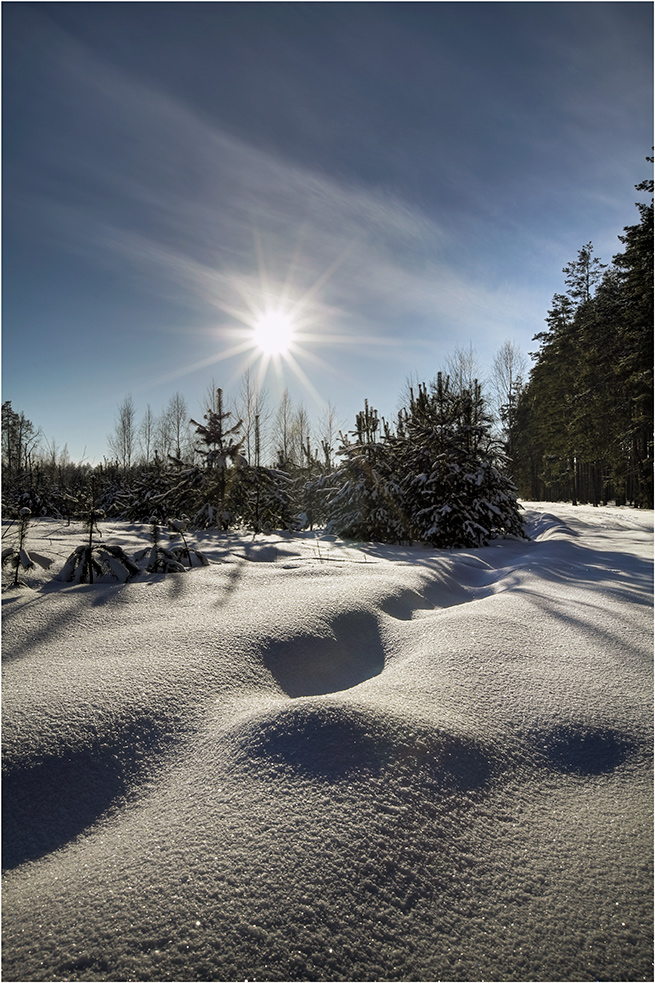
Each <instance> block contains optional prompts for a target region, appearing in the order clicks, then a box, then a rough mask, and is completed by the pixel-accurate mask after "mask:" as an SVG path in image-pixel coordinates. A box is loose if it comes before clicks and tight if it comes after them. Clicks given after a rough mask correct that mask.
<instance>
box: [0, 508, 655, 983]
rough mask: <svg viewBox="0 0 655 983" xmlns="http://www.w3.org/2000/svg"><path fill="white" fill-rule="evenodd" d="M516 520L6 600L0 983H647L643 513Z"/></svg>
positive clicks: (231, 550)
mask: <svg viewBox="0 0 655 983" xmlns="http://www.w3.org/2000/svg"><path fill="white" fill-rule="evenodd" d="M524 504H525V507H526V516H527V523H528V531H529V533H530V535H531V537H532V539H531V541H529V542H519V541H514V540H505V541H498V542H496V543H494V544H493V545H492V546H490V547H488V548H484V549H474V550H456V551H451V552H447V551H439V550H433V549H424V548H421V547H412V548H401V547H378V546H375V545H370V544H353V543H350V544H345V543H343V542H341V541H338V540H335V539H333V538H332V539H330V538H329V537H324V536H320V535H319V536H315V535H310V534H308V533H305V534H302V535H300V536H285V535H275V536H268V537H261V536H260V537H257V538H256V539H255V540H254V541H253V539H252V537H245V536H244V537H239V536H237V535H236V534H232V533H228V534H219V533H216V532H213V533H202V534H200V535H199V537H197V540H196V541H197V542H198V543H199V544H201V545H202V548H203V549H205V550H206V552H207V555H208V556H209V558H210V559H211V561H212V563H211V565H210V566H208V567H201V568H198V569H194V570H191V571H189V572H187V573H185V574H169V575H167V576H166V577H164V576H163V575H161V574H157V575H155V574H146V573H144V574H142V575H141V576H139V577H138V578H137V579H135V580H134V581H131V582H128V583H127V584H124V585H122V584H118V583H116V584H96V585H82V586H74V585H66V584H62V583H56V582H54V581H52V580H51V578H50V575H47V574H45V573H44V572H41V571H40V572H39V574H38V576H36V575H35V577H34V578H33V579H32V581H31V583H32V589H31V590H30V589H21V590H7V591H5V593H4V594H3V612H4V620H3V649H2V655H3V671H4V684H3V738H4V769H5V770H4V797H3V806H4V817H3V820H4V821H3V835H4V856H3V859H4V868H5V874H4V889H3V913H4V918H3V957H4V962H3V965H4V971H3V978H4V979H5V980H168V981H184V980H307V981H308V980H353V981H354V980H472V981H478V980H524V981H527V980H567V981H569V980H615V981H616V980H651V979H652V978H653V969H652V889H651V888H652V879H651V878H652V870H651V867H652V864H651V860H652V852H653V851H652V816H651V805H652V784H651V779H652V770H651V769H652V763H651V750H652V719H653V717H652V709H653V707H652V703H653V688H652V675H651V669H652V650H653V634H652V628H653V623H652V590H653V585H652V545H653V539H652V532H653V513H652V512H640V511H634V510H630V509H618V508H597V509H593V508H591V507H578V508H573V507H571V506H566V505H560V504H544V503H540V504H530V503H524ZM103 532H104V538H105V540H107V541H108V542H117V543H121V544H122V545H124V546H125V544H127V552H128V553H130V555H131V554H133V553H135V552H137V550H138V549H140V548H142V547H143V546H145V545H147V542H148V530H147V527H145V526H134V525H127V524H121V523H111V524H106V525H105V526H104V527H103ZM10 535H11V534H10ZM81 542H83V533H82V530H81V527H80V526H77V527H75V526H72V527H70V528H67V527H66V526H65V525H64V524H62V523H60V522H57V521H54V520H49V521H39V522H35V523H33V524H32V527H31V533H30V536H29V538H28V543H27V546H28V549H29V548H30V547H31V548H33V549H35V550H38V551H39V552H40V553H44V554H49V555H51V556H54V557H55V558H56V560H55V564H54V566H53V570H55V571H56V570H57V569H58V567H60V566H61V565H62V564H63V561H64V558H65V556H66V555H67V554H68V553H69V552H70V551H71V549H72V548H73V547H75V546H77V545H78V544H80V543H81Z"/></svg>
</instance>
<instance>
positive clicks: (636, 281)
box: [512, 158, 653, 508]
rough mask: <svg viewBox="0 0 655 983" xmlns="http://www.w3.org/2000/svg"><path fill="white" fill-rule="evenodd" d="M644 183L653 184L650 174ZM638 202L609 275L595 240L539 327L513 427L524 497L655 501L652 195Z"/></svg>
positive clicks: (645, 186)
mask: <svg viewBox="0 0 655 983" xmlns="http://www.w3.org/2000/svg"><path fill="white" fill-rule="evenodd" d="M649 159H650V158H649ZM638 190H640V191H648V192H651V193H652V190H653V187H652V181H648V182H643V183H642V184H641V185H638ZM637 207H638V209H639V212H640V219H641V221H640V222H639V224H637V225H633V226H629V227H628V228H626V229H625V230H624V234H623V235H622V236H619V239H620V241H621V242H622V243H623V245H624V247H625V248H624V251H623V252H622V253H619V254H618V255H617V256H615V257H614V259H613V262H612V265H611V267H610V268H609V269H606V272H605V273H604V275H603V276H602V279H599V277H600V271H601V269H602V268H604V267H601V266H600V264H599V263H598V261H597V260H592V259H591V253H592V247H591V243H588V244H587V246H585V247H584V248H583V249H582V250H581V251H580V253H579V254H578V260H577V261H576V262H575V263H571V264H568V266H567V267H565V268H564V272H565V273H566V274H567V284H568V286H569V290H568V294H569V296H566V295H562V294H555V297H554V298H553V307H552V309H551V310H550V311H549V312H548V316H547V318H546V321H547V324H548V330H547V331H545V332H541V333H540V334H538V335H536V338H535V340H537V341H539V343H540V347H539V350H538V351H537V352H536V353H535V354H534V355H533V358H534V359H535V364H534V366H533V368H532V371H531V373H530V379H529V382H528V385H527V386H526V387H525V388H524V389H523V391H522V392H521V394H520V396H519V400H518V403H517V408H516V414H515V421H514V426H513V430H512V449H513V456H514V463H513V474H514V477H515V480H516V482H517V485H518V487H519V490H520V492H521V494H522V495H523V496H524V497H526V498H532V499H541V500H543V499H570V500H571V501H572V502H574V503H576V502H579V501H582V502H591V503H593V504H598V503H599V502H603V501H607V500H610V499H613V500H615V501H616V502H617V503H619V504H623V503H625V502H630V503H632V504H634V505H639V506H642V507H646V508H652V507H653V478H652V469H653V205H652V200H651V203H650V204H649V205H645V204H639V205H638V206H637ZM594 288H595V293H594V292H593V291H594Z"/></svg>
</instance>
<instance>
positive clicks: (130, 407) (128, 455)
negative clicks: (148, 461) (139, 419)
mask: <svg viewBox="0 0 655 983" xmlns="http://www.w3.org/2000/svg"><path fill="white" fill-rule="evenodd" d="M136 439H137V428H136V406H135V405H134V400H133V398H132V394H131V393H128V395H127V396H126V397H125V399H124V400H123V402H122V403H121V405H120V406H119V407H118V414H117V416H116V422H115V423H114V429H113V430H112V432H111V433H110V434H108V436H107V443H108V445H109V450H110V451H111V453H112V454H113V455H114V457H115V458H116V460H117V461H118V462H119V464H120V465H121V467H123V468H125V469H126V470H127V468H129V467H130V465H131V464H132V455H133V454H134V449H135V446H136Z"/></svg>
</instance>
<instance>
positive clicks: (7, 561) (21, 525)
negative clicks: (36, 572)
mask: <svg viewBox="0 0 655 983" xmlns="http://www.w3.org/2000/svg"><path fill="white" fill-rule="evenodd" d="M31 517H32V510H31V509H28V508H27V507H25V508H22V509H21V510H20V512H19V513H18V546H17V547H16V546H8V547H7V548H6V549H4V550H3V551H2V565H3V567H4V566H9V567H13V568H14V580H13V582H12V584H10V586H11V587H21V586H25V583H24V581H22V580H21V579H20V577H19V572H20V570H33V569H34V565H35V564H38V566H40V567H42V568H43V569H44V570H48V569H49V567H50V566H51V565H52V560H49V559H48V557H47V556H42V555H41V554H40V553H35V552H34V551H33V550H31V551H30V552H29V553H28V551H27V550H26V549H25V540H26V538H27V530H28V528H29V524H30V519H31Z"/></svg>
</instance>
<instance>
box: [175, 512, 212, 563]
mask: <svg viewBox="0 0 655 983" xmlns="http://www.w3.org/2000/svg"><path fill="white" fill-rule="evenodd" d="M168 529H169V533H168V536H169V539H171V540H174V539H177V537H178V536H179V537H180V539H181V540H182V545H181V546H174V547H173V549H172V550H171V552H172V553H173V554H174V555H175V556H176V557H177V558H178V560H179V561H180V563H182V564H185V563H188V564H189V567H192V566H194V557H195V561H196V562H195V565H196V566H201V567H208V566H209V560H208V559H207V557H206V556H205V554H204V553H203V552H202V550H199V549H198V548H197V547H196V546H189V543H188V541H187V538H186V535H185V533H188V531H189V517H188V516H187V515H182V516H180V518H179V519H169V520H168Z"/></svg>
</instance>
